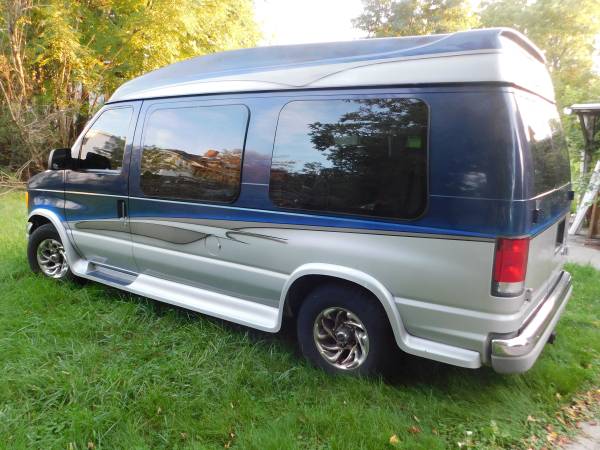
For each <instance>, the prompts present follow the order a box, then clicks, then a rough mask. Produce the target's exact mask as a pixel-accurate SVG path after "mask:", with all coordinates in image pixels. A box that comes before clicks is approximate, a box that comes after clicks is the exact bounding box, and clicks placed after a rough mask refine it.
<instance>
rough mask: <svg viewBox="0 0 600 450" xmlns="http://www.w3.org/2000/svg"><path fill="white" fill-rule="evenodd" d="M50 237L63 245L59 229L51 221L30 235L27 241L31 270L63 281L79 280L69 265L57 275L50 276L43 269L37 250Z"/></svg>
mask: <svg viewBox="0 0 600 450" xmlns="http://www.w3.org/2000/svg"><path fill="white" fill-rule="evenodd" d="M48 239H50V240H54V241H57V242H59V243H60V244H61V245H62V239H61V238H60V235H59V234H58V231H56V228H54V226H53V225H52V224H50V223H47V224H44V225H40V226H39V227H38V228H36V229H35V230H34V231H33V233H31V235H30V236H29V241H28V243H27V259H28V260H29V267H30V268H31V270H32V271H33V272H35V273H41V274H43V275H44V276H46V277H48V278H54V279H57V280H61V281H62V280H69V281H73V280H76V279H77V280H78V279H79V278H78V277H75V275H73V273H72V272H71V268H69V267H67V269H66V271H65V272H64V273H62V272H61V271H59V272H58V274H57V275H56V276H50V275H48V274H47V273H45V272H44V270H42V268H41V267H40V264H39V262H38V258H37V251H38V247H39V246H40V244H42V243H43V242H44V241H46V240H48ZM65 261H66V260H65Z"/></svg>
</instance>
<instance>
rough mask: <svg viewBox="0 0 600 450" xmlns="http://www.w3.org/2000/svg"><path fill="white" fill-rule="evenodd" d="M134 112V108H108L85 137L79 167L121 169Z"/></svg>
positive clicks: (87, 168)
mask: <svg viewBox="0 0 600 450" xmlns="http://www.w3.org/2000/svg"><path fill="white" fill-rule="evenodd" d="M132 114H133V109H132V108H115V109H107V110H106V111H104V112H103V113H102V114H101V115H100V117H98V119H97V120H96V121H95V122H94V123H93V125H92V126H91V127H90V129H89V130H88V131H87V132H86V133H85V136H84V137H83V141H82V144H81V153H80V154H79V168H81V169H86V170H114V171H120V170H121V168H122V167H123V154H124V153H125V140H126V138H127V131H128V130H129V122H130V121H131V115H132Z"/></svg>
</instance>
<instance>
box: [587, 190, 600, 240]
mask: <svg viewBox="0 0 600 450" xmlns="http://www.w3.org/2000/svg"><path fill="white" fill-rule="evenodd" d="M598 200H599V199H598V194H596V198H595V199H594V204H593V205H592V214H591V215H590V227H589V228H588V233H587V237H588V238H593V237H595V236H596V235H597V234H598V221H600V207H599V206H598Z"/></svg>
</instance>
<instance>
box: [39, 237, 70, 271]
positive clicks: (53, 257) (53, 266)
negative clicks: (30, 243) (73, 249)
mask: <svg viewBox="0 0 600 450" xmlns="http://www.w3.org/2000/svg"><path fill="white" fill-rule="evenodd" d="M36 253H37V262H38V265H39V266H40V269H41V271H42V272H43V273H44V275H46V276H47V277H50V278H62V277H64V276H65V275H66V273H67V271H68V270H69V265H68V264H67V258H65V249H64V247H63V245H62V244H61V243H60V242H59V241H57V240H56V239H44V240H43V241H42V242H40V244H39V245H38V248H37V252H36Z"/></svg>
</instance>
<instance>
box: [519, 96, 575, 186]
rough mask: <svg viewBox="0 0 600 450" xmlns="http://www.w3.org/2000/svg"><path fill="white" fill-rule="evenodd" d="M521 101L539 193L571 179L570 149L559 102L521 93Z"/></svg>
mask: <svg viewBox="0 0 600 450" xmlns="http://www.w3.org/2000/svg"><path fill="white" fill-rule="evenodd" d="M517 104H518V107H519V112H520V113H521V119H522V121H523V126H524V127H525V134H526V136H527V140H528V143H529V149H530V151H531V159H532V162H533V173H534V190H535V195H539V194H543V193H545V192H548V191H551V190H553V189H556V188H558V187H560V186H564V185H565V184H566V183H568V182H569V181H570V180H571V168H570V165H569V153H568V151H567V143H566V141H565V136H564V134H563V131H562V127H561V124H560V119H559V116H558V112H557V111H556V107H555V105H553V104H552V103H549V102H547V101H545V100H543V99H540V98H537V97H533V96H525V95H518V96H517Z"/></svg>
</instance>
